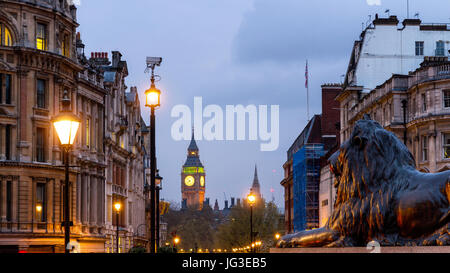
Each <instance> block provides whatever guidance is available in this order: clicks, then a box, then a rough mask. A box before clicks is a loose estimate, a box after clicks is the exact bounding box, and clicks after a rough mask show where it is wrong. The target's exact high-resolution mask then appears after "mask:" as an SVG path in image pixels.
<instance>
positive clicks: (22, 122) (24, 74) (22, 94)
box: [17, 70, 32, 161]
mask: <svg viewBox="0 0 450 273" xmlns="http://www.w3.org/2000/svg"><path fill="white" fill-rule="evenodd" d="M17 75H18V77H19V80H18V81H19V86H20V88H19V89H17V90H18V96H19V103H18V104H19V131H20V136H19V141H20V142H19V147H20V149H21V152H20V160H21V161H31V155H30V151H29V149H28V148H29V146H30V143H29V141H28V139H27V137H28V135H29V133H31V132H29V131H30V130H31V126H32V125H31V122H27V121H28V118H29V115H28V103H29V102H28V92H29V90H28V83H27V81H28V75H29V72H28V71H24V70H22V71H19V72H18V73H17Z"/></svg>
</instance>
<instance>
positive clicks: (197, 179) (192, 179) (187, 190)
mask: <svg viewBox="0 0 450 273" xmlns="http://www.w3.org/2000/svg"><path fill="white" fill-rule="evenodd" d="M181 196H182V199H183V202H182V203H183V204H184V206H187V207H189V208H196V209H202V207H203V201H204V199H205V169H204V167H203V164H202V162H200V157H199V154H198V147H197V143H196V142H195V139H194V132H192V139H191V143H190V144H189V147H188V154H187V158H186V162H185V163H184V165H183V169H182V170H181Z"/></svg>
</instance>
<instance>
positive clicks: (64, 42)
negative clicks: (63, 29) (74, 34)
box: [61, 34, 70, 58]
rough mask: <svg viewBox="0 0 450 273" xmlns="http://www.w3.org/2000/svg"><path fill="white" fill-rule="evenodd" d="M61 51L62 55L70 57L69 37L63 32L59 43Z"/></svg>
mask: <svg viewBox="0 0 450 273" xmlns="http://www.w3.org/2000/svg"><path fill="white" fill-rule="evenodd" d="M61 53H62V55H63V56H64V57H67V58H69V57H70V39H69V35H67V34H65V35H64V38H63V40H62V43H61Z"/></svg>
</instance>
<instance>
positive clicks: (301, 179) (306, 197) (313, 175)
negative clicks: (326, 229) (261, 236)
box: [293, 144, 325, 232]
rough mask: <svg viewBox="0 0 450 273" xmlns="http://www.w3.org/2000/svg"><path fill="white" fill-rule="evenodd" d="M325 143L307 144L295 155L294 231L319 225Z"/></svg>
mask: <svg viewBox="0 0 450 273" xmlns="http://www.w3.org/2000/svg"><path fill="white" fill-rule="evenodd" d="M324 154H325V151H324V145H323V144H305V145H303V147H302V148H301V149H300V150H298V151H297V152H296V153H295V154H294V157H293V173H294V177H293V180H294V183H293V190H294V192H293V194H294V219H293V224H294V232H298V231H301V230H305V229H310V228H314V227H318V225H319V215H318V212H319V201H318V198H319V197H318V195H319V181H320V158H321V157H322V156H323V155H324Z"/></svg>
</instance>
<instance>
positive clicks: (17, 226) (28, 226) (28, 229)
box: [0, 220, 104, 236]
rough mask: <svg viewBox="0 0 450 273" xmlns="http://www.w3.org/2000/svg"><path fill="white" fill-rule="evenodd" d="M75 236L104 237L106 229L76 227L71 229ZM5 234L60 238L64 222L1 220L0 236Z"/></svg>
mask: <svg viewBox="0 0 450 273" xmlns="http://www.w3.org/2000/svg"><path fill="white" fill-rule="evenodd" d="M71 232H72V233H73V234H91V236H92V234H95V235H96V236H98V235H103V234H104V227H103V226H102V227H98V226H96V227H92V226H82V225H80V224H78V225H76V226H75V227H73V228H72V229H71ZM2 233H3V234H4V233H19V234H20V233H23V234H30V233H33V234H37V235H41V234H42V235H52V236H60V235H63V234H64V228H63V226H62V222H49V221H47V222H17V221H7V220H0V234H2Z"/></svg>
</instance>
